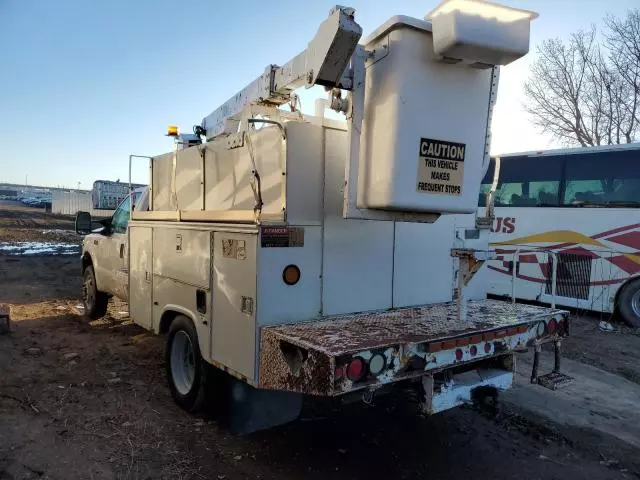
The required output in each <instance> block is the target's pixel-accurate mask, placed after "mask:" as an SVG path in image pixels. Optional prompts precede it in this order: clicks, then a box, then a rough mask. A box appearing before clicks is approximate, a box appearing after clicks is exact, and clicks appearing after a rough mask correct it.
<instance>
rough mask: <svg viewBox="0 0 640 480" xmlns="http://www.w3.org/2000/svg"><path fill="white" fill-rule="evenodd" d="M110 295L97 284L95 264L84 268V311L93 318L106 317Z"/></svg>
mask: <svg viewBox="0 0 640 480" xmlns="http://www.w3.org/2000/svg"><path fill="white" fill-rule="evenodd" d="M108 303H109V296H108V295H107V294H106V293H104V292H101V291H99V290H98V287H97V285H96V274H95V272H94V271H93V266H92V265H89V266H88V267H87V268H86V269H85V270H84V275H83V279H82V304H83V306H84V313H85V315H86V316H87V317H89V318H90V319H92V320H96V319H98V318H102V317H104V315H105V314H106V313H107V305H108Z"/></svg>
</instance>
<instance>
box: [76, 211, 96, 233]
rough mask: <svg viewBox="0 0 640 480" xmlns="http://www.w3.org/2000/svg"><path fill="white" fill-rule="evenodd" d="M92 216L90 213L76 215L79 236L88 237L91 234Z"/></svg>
mask: <svg viewBox="0 0 640 480" xmlns="http://www.w3.org/2000/svg"><path fill="white" fill-rule="evenodd" d="M92 225H93V223H92V221H91V214H90V213H89V212H78V213H76V233H77V234H78V235H88V234H90V233H91V226H92Z"/></svg>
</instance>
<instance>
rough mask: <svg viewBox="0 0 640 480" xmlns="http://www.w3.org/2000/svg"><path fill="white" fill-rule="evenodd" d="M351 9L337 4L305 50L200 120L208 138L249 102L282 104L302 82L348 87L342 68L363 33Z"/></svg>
mask: <svg viewBox="0 0 640 480" xmlns="http://www.w3.org/2000/svg"><path fill="white" fill-rule="evenodd" d="M353 15H354V10H353V9H351V8H347V7H341V6H336V7H335V8H333V9H332V10H331V12H330V14H329V17H328V18H327V19H326V20H325V21H324V22H323V23H322V24H321V25H320V27H319V28H318V31H317V33H316V35H315V36H314V37H313V40H311V42H309V44H308V46H307V48H306V50H304V51H303V52H302V53H300V54H298V55H297V56H296V57H294V58H293V59H291V60H290V61H288V62H287V63H286V64H284V65H283V66H281V67H279V66H277V65H269V66H268V67H267V68H266V69H265V71H264V73H263V74H262V75H261V76H260V77H258V78H256V79H255V80H254V81H253V82H251V83H250V84H249V85H247V86H246V87H245V88H244V89H243V90H241V91H240V92H238V93H236V94H235V95H234V96H233V97H231V98H230V99H229V100H227V102H225V103H224V104H223V105H221V106H220V107H218V108H217V109H216V110H215V111H214V112H213V113H211V114H210V115H209V116H207V117H205V118H204V119H203V120H202V127H203V128H204V130H205V132H206V137H207V140H210V139H212V138H214V137H216V136H218V135H220V134H224V133H231V132H230V131H229V126H232V125H233V122H232V123H229V122H228V121H230V120H233V119H234V116H236V115H237V114H238V113H240V112H241V111H242V109H243V108H244V107H245V106H247V105H248V104H250V103H262V104H267V105H275V106H278V105H283V104H285V103H287V102H288V101H290V99H291V92H292V91H293V90H295V89H296V88H300V87H302V86H306V87H312V86H313V85H323V86H325V87H327V88H333V87H340V88H350V82H349V80H348V79H346V78H344V72H345V69H346V67H347V65H348V64H349V62H350V60H351V56H352V55H353V52H354V50H355V48H356V45H357V44H358V41H359V40H360V37H361V35H362V28H361V27H360V25H358V24H357V23H356V22H355V20H354V17H353Z"/></svg>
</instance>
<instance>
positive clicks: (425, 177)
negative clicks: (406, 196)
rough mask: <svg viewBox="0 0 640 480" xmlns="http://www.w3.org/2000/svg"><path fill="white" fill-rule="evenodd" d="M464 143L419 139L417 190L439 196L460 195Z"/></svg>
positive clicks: (462, 176)
mask: <svg viewBox="0 0 640 480" xmlns="http://www.w3.org/2000/svg"><path fill="white" fill-rule="evenodd" d="M465 151H466V145H465V144H464V143H454V142H446V141H444V140H433V139H430V138H421V139H420V151H419V153H418V158H419V160H418V181H417V187H416V188H417V190H418V192H422V193H432V194H439V195H456V196H459V195H462V180H463V178H464V158H465Z"/></svg>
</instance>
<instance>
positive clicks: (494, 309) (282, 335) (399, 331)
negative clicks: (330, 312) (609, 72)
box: [262, 300, 569, 357]
mask: <svg viewBox="0 0 640 480" xmlns="http://www.w3.org/2000/svg"><path fill="white" fill-rule="evenodd" d="M468 315H469V320H468V321H464V322H463V321H460V320H458V319H457V314H456V303H455V302H447V303H439V304H432V305H426V306H421V307H416V308H401V309H395V310H389V311H383V312H373V313H372V312H367V313H359V314H350V315H342V316H335V317H327V318H325V319H323V320H319V321H314V322H305V323H298V324H290V325H279V326H272V327H264V328H263V330H262V334H263V337H264V336H265V335H266V336H269V337H271V336H274V337H277V338H279V339H281V340H286V341H288V342H290V343H292V344H294V345H298V346H300V347H303V348H307V349H309V350H314V351H317V352H322V353H324V354H326V355H328V356H332V357H335V356H339V355H343V354H346V353H351V352H357V351H361V350H368V349H372V348H379V347H384V346H387V345H393V344H400V343H423V342H429V341H434V340H441V339H447V338H452V337H456V336H459V335H465V334H470V333H474V332H485V331H490V330H494V329H499V328H504V327H511V326H516V325H523V324H531V323H534V322H536V321H539V320H542V319H549V318H551V317H556V319H561V318H564V317H567V316H568V315H569V312H567V311H565V310H559V309H552V308H548V307H539V306H534V305H523V304H512V303H509V302H503V301H500V300H480V301H470V302H469V313H468Z"/></svg>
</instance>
